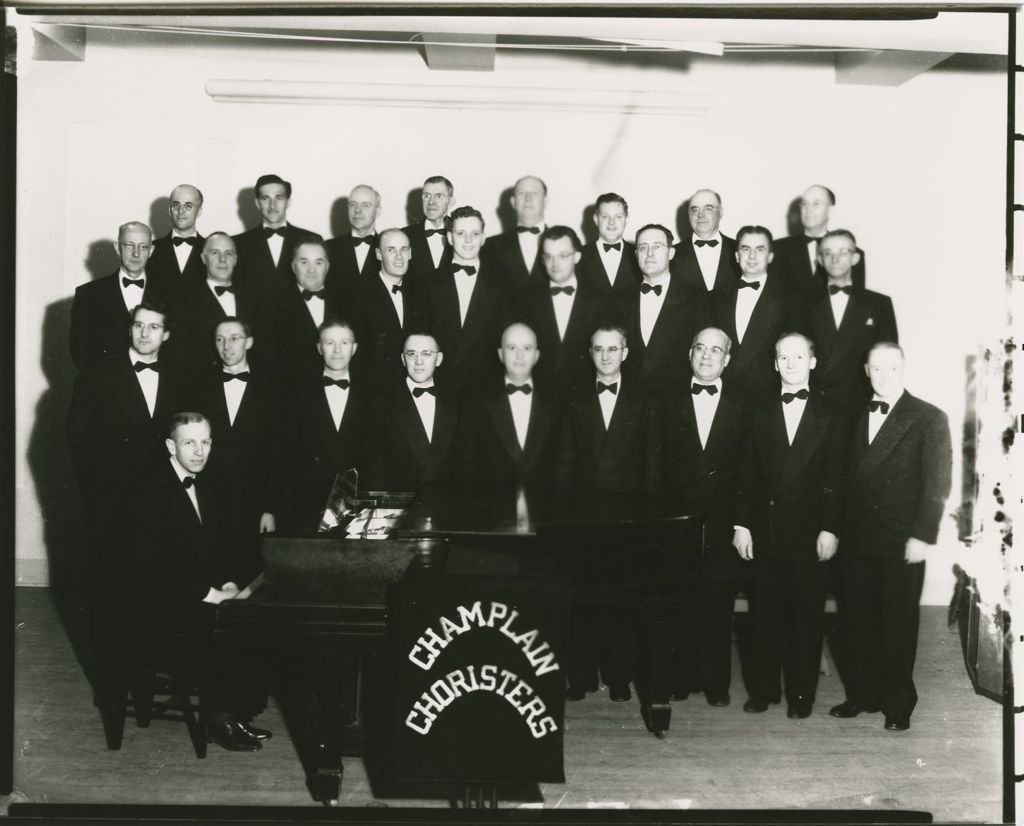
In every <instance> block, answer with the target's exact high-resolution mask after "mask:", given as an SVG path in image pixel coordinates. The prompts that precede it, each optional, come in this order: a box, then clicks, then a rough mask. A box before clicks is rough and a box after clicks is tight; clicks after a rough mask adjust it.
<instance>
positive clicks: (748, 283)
mask: <svg viewBox="0 0 1024 826" xmlns="http://www.w3.org/2000/svg"><path fill="white" fill-rule="evenodd" d="M744 287H750V289H752V290H759V289H761V282H760V281H747V280H745V279H743V278H741V279H740V280H739V283H738V284H737V285H736V289H737V290H742V289H743V288H744Z"/></svg>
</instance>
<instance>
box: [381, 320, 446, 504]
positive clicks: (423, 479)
mask: <svg viewBox="0 0 1024 826" xmlns="http://www.w3.org/2000/svg"><path fill="white" fill-rule="evenodd" d="M443 359H444V353H442V352H441V350H440V348H439V347H438V344H437V339H435V338H434V337H433V336H432V335H430V334H429V333H423V332H419V333H412V334H410V335H409V336H407V337H406V339H405V344H404V345H403V349H402V365H403V366H404V367H405V377H404V378H403V379H402V380H400V381H396V382H395V383H394V384H393V385H392V386H391V387H388V388H387V389H386V391H385V392H384V393H382V394H381V395H380V396H379V397H378V398H377V399H375V402H374V404H373V414H372V415H371V416H370V425H369V428H370V434H369V436H368V437H367V442H368V444H369V445H370V455H369V456H368V457H367V466H368V467H367V472H366V473H365V474H364V478H365V479H366V487H368V488H370V489H371V490H402V491H418V490H419V489H420V488H421V487H422V486H423V485H425V484H432V483H439V482H448V481H450V480H451V479H452V477H453V474H454V466H453V461H454V460H453V446H454V442H455V425H456V420H457V417H458V410H459V408H458V396H457V394H455V393H453V392H451V390H450V389H446V388H444V387H438V386H437V385H436V384H435V383H434V371H435V370H436V369H437V367H438V366H439V365H440V364H441V362H442V360H443Z"/></svg>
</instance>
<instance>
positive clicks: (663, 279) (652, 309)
mask: <svg viewBox="0 0 1024 826" xmlns="http://www.w3.org/2000/svg"><path fill="white" fill-rule="evenodd" d="M641 283H642V284H643V283H647V284H650V285H651V286H652V287H657V286H659V285H660V286H661V295H658V294H657V293H655V292H654V290H651V291H650V292H646V293H640V337H641V338H642V339H643V340H644V344H647V343H648V342H649V341H650V340H651V333H653V332H654V325H655V324H657V323H658V316H659V315H661V307H662V305H663V304H664V303H665V296H666V295H668V284H669V274H668V273H667V272H664V273H662V274H661V275H656V276H654V277H650V278H649V277H648V276H646V275H645V276H644V278H643V281H642V282H641Z"/></svg>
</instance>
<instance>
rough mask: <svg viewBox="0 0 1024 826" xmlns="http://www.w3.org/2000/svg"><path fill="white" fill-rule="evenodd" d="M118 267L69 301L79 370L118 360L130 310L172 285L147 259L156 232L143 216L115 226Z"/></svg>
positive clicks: (73, 353)
mask: <svg viewBox="0 0 1024 826" xmlns="http://www.w3.org/2000/svg"><path fill="white" fill-rule="evenodd" d="M116 247H117V252H118V255H119V256H120V259H121V267H120V269H119V270H118V271H117V272H115V273H112V274H111V275H107V276H104V277H103V278H100V279H97V280H96V281H90V282H88V283H86V284H82V285H81V286H80V287H78V288H77V289H76V290H75V300H74V302H73V303H72V305H71V338H70V347H71V359H72V361H74V363H75V366H76V367H77V368H78V369H79V370H88V369H90V368H92V367H99V366H102V365H103V364H104V363H106V362H108V361H109V360H111V359H114V360H120V359H121V357H122V356H123V355H124V350H125V347H127V346H128V336H127V332H128V328H129V325H130V323H131V320H130V315H131V311H132V309H133V308H134V307H136V306H137V305H138V304H140V303H142V302H143V301H144V300H151V301H152V300H160V301H162V300H164V299H165V298H166V296H167V292H168V290H167V289H166V288H165V285H164V284H163V283H162V282H161V280H160V279H159V278H158V277H156V276H148V275H147V273H146V264H147V262H148V261H149V257H150V255H151V253H152V250H153V232H152V230H150V228H149V227H148V226H146V225H145V224H143V223H141V222H140V221H129V222H128V223H127V224H122V225H121V226H120V227H119V228H118V230H117V244H116Z"/></svg>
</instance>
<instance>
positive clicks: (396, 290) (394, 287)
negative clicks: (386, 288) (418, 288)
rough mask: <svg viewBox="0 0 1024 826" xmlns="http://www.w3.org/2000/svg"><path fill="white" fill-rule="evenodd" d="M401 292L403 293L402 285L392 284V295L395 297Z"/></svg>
mask: <svg viewBox="0 0 1024 826" xmlns="http://www.w3.org/2000/svg"><path fill="white" fill-rule="evenodd" d="M400 292H402V285H401V284H392V285H391V294H392V295H394V294H395V293H400Z"/></svg>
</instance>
